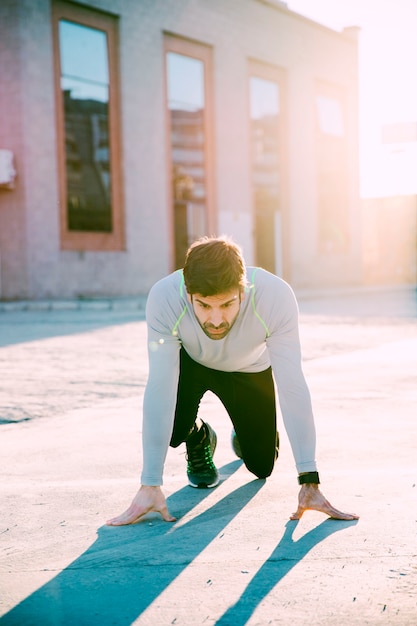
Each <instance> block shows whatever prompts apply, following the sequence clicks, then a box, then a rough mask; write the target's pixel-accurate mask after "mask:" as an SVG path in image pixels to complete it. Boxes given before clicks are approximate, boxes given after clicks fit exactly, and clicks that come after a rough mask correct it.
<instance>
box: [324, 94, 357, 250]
mask: <svg viewBox="0 0 417 626" xmlns="http://www.w3.org/2000/svg"><path fill="white" fill-rule="evenodd" d="M345 123H346V122H345V113H344V99H343V94H342V93H341V92H340V91H339V90H338V89H337V88H336V86H332V85H328V84H326V83H321V82H318V83H317V86H316V143H317V167H318V233H319V250H320V251H321V252H322V253H329V252H332V253H344V252H346V251H347V248H348V245H349V180H348V176H349V173H348V152H347V140H346V128H345Z"/></svg>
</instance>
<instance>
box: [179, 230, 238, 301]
mask: <svg viewBox="0 0 417 626" xmlns="http://www.w3.org/2000/svg"><path fill="white" fill-rule="evenodd" d="M184 282H185V287H186V289H187V291H188V293H189V294H190V295H191V294H195V293H199V294H201V295H202V296H205V297H207V296H214V295H216V294H218V293H227V292H228V291H231V290H232V289H236V288H237V289H243V288H244V287H245V285H246V271H245V262H244V260H243V256H242V251H241V249H240V248H239V246H238V245H237V244H235V243H234V242H233V241H231V240H230V239H228V238H226V237H202V238H201V239H198V241H195V242H194V243H193V244H192V245H191V246H190V247H189V248H188V251H187V254H186V256H185V264H184Z"/></svg>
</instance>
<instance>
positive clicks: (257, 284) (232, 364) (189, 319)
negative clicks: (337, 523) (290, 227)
mask: <svg viewBox="0 0 417 626" xmlns="http://www.w3.org/2000/svg"><path fill="white" fill-rule="evenodd" d="M247 281H248V286H247V288H246V289H245V293H244V297H243V299H242V302H241V305H240V310H239V313H238V315H237V318H236V321H235V322H234V324H233V326H232V328H231V330H230V331H229V333H228V334H227V335H226V337H224V338H223V339H217V340H213V339H210V338H209V337H208V336H207V335H206V334H205V333H204V332H203V330H202V329H201V326H200V324H199V322H198V320H197V318H196V316H195V314H194V310H193V307H192V305H191V304H190V303H189V302H188V299H187V292H186V289H185V285H184V278H183V274H182V271H181V270H178V271H176V272H174V273H173V274H170V275H169V276H167V277H165V278H163V279H162V280H160V281H159V282H157V283H156V284H155V285H154V286H153V287H152V289H151V291H150V293H149V296H148V300H147V305H146V321H147V325H148V353H149V378H148V382H147V385H146V390H145V397H144V405H143V437H142V439H143V471H142V478H141V482H142V484H143V485H161V484H162V478H163V468H164V463H165V457H166V453H167V450H168V446H169V442H170V439H171V434H172V428H173V422H174V413H175V406H176V399H177V388H178V378H179V352H180V347H181V346H182V347H183V348H184V349H185V350H186V352H187V353H188V354H189V356H190V357H191V358H192V359H194V361H196V362H197V363H201V364H202V365H205V366H206V367H210V368H212V369H217V370H220V371H225V372H261V371H263V370H265V369H267V368H268V367H269V366H270V365H271V366H272V371H273V374H274V379H275V382H276V385H277V390H278V398H279V404H280V408H281V413H282V416H283V420H284V425H285V429H286V431H287V434H288V438H289V441H290V444H291V448H292V451H293V455H294V459H295V463H296V467H297V471H298V473H301V472H312V471H316V470H317V467H316V462H315V447H316V435H315V427H314V418H313V412H312V408H311V400H310V393H309V390H308V387H307V384H306V381H305V378H304V374H303V371H302V366H301V349H300V340H299V332H298V307H297V302H296V299H295V296H294V293H293V291H292V289H291V287H290V286H289V285H288V284H287V283H286V282H285V281H283V280H282V279H281V278H278V277H277V276H275V275H274V274H271V273H269V272H267V271H266V270H263V269H260V268H253V267H248V268H247Z"/></svg>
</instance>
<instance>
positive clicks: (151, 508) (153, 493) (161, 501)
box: [106, 485, 176, 526]
mask: <svg viewBox="0 0 417 626" xmlns="http://www.w3.org/2000/svg"><path fill="white" fill-rule="evenodd" d="M147 513H160V515H162V518H163V519H164V520H165V521H166V522H175V521H176V518H175V517H172V515H170V513H169V511H168V508H167V504H166V500H165V496H164V494H163V493H162V490H161V487H151V486H148V485H142V486H141V488H140V489H139V491H138V492H137V494H136V496H135V497H134V498H133V501H132V504H131V505H130V507H129V508H128V509H127V510H126V511H125V512H124V513H122V514H121V515H119V516H118V517H113V518H112V519H110V520H108V521H107V522H106V524H107V526H124V525H125V524H135V523H136V522H138V521H139V520H140V519H141V518H142V517H143V516H144V515H146V514H147Z"/></svg>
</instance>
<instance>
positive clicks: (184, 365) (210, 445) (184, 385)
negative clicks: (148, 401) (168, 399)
mask: <svg viewBox="0 0 417 626" xmlns="http://www.w3.org/2000/svg"><path fill="white" fill-rule="evenodd" d="M210 371H211V370H209V369H208V368H206V367H203V366H202V365H199V364H198V363H196V362H195V361H193V359H191V358H190V357H189V356H188V354H187V353H186V352H185V350H184V349H183V348H182V349H181V352H180V375H179V381H178V392H177V404H176V407H175V417H174V427H173V432H172V436H171V446H173V447H174V448H175V447H177V446H178V445H179V444H180V443H182V442H183V441H185V444H186V448H187V476H188V482H189V484H190V485H191V486H192V487H215V486H216V485H218V483H219V475H218V472H217V469H216V466H215V465H214V463H213V454H214V451H215V449H216V444H217V436H216V433H215V432H214V430H213V429H212V428H211V427H210V425H209V424H206V423H204V422H203V421H202V420H201V419H199V418H198V417H197V412H198V407H199V405H200V401H201V398H202V397H203V395H204V393H205V392H206V391H207V390H208V388H209V384H208V378H209V375H210Z"/></svg>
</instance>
